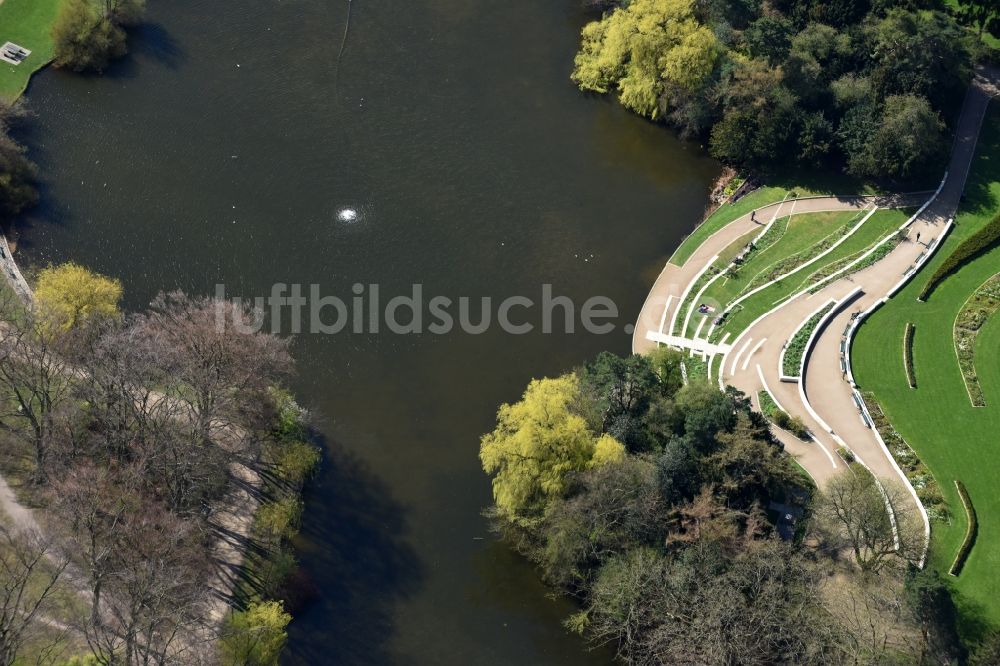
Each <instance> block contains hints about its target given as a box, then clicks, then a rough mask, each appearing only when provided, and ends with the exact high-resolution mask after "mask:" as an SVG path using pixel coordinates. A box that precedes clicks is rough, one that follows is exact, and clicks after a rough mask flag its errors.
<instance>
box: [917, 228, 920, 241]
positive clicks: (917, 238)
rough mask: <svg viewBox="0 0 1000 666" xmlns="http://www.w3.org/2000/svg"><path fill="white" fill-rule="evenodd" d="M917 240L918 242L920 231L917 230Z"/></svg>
mask: <svg viewBox="0 0 1000 666" xmlns="http://www.w3.org/2000/svg"><path fill="white" fill-rule="evenodd" d="M917 242H918V243H919V242H920V232H919V231H918V232H917Z"/></svg>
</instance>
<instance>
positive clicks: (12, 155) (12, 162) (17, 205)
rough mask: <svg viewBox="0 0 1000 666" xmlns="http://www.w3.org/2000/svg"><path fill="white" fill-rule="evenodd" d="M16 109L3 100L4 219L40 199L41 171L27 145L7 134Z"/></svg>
mask: <svg viewBox="0 0 1000 666" xmlns="http://www.w3.org/2000/svg"><path fill="white" fill-rule="evenodd" d="M13 115H14V113H13V111H12V110H11V109H10V108H9V107H6V106H4V105H3V103H2V102H0V221H4V222H8V223H9V222H10V221H11V220H12V219H13V218H14V216H16V215H17V214H18V213H20V212H21V211H22V210H24V209H25V208H28V207H29V206H33V205H34V204H35V203H36V202H37V201H38V193H37V192H36V191H35V178H36V177H37V175H38V170H37V168H36V167H35V165H34V163H33V162H32V161H31V160H29V159H28V158H27V156H25V150H24V146H22V145H20V144H19V143H17V142H16V141H14V140H13V139H11V138H10V136H9V135H8V134H7V131H8V129H9V122H10V118H11V117H12V116H13Z"/></svg>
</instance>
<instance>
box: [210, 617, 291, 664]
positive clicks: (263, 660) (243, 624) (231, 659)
mask: <svg viewBox="0 0 1000 666" xmlns="http://www.w3.org/2000/svg"><path fill="white" fill-rule="evenodd" d="M291 620H292V616H291V615H289V614H288V613H286V612H285V608H284V606H283V605H282V603H281V602H279V601H265V602H263V603H255V604H250V606H249V607H248V608H247V609H246V610H245V611H238V612H235V613H233V614H232V615H231V616H229V618H228V619H227V620H226V625H225V627H224V628H223V631H222V637H221V638H220V641H219V651H220V653H221V655H220V656H221V660H220V661H221V662H222V663H223V664H225V665H226V666H230V665H231V666H236V665H237V664H238V665H240V666H271V665H272V664H277V663H278V655H279V654H280V653H281V648H282V647H284V645H285V641H286V640H287V639H288V633H287V632H286V631H285V628H286V627H287V626H288V623H289V622H291Z"/></svg>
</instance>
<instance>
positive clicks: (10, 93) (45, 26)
mask: <svg viewBox="0 0 1000 666" xmlns="http://www.w3.org/2000/svg"><path fill="white" fill-rule="evenodd" d="M62 1H63V0H2V2H0V45H2V44H3V43H4V42H8V41H10V42H14V43H15V44H18V45H20V46H23V47H24V48H26V49H28V50H29V51H31V55H30V56H28V58H27V59H26V60H25V61H24V62H22V63H21V64H20V65H11V64H10V63H8V62H5V61H0V100H2V101H5V102H13V101H14V100H16V99H17V98H18V97H20V96H21V93H23V92H24V90H25V88H27V87H28V81H29V79H31V75H32V74H34V73H35V72H36V71H38V70H39V69H41V68H42V67H44V66H45V65H47V64H48V63H49V62H50V61H51V60H52V49H53V45H52V36H51V31H52V24H53V23H54V22H55V20H56V14H58V12H59V7H60V6H61V4H62Z"/></svg>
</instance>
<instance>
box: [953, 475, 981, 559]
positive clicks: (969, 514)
mask: <svg viewBox="0 0 1000 666" xmlns="http://www.w3.org/2000/svg"><path fill="white" fill-rule="evenodd" d="M955 487H956V488H957V489H958V496H959V497H961V498H962V506H964V507H965V516H966V518H968V521H969V522H968V527H967V528H966V530H965V539H963V540H962V547H961V548H959V549H958V553H957V554H956V555H955V561H954V562H952V563H951V568H950V569H948V573H949V574H951V575H952V576H957V575H958V574H960V573H962V567H964V566H965V561H966V560H967V559H969V553H971V552H972V547H973V546H974V545H976V537H977V536H978V535H979V520H978V519H977V518H976V510H975V509H974V508H973V506H972V499H971V498H970V497H969V492H968V491H967V490H966V489H965V484H964V483H962V482H961V481H959V480H958V479H956V480H955Z"/></svg>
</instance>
